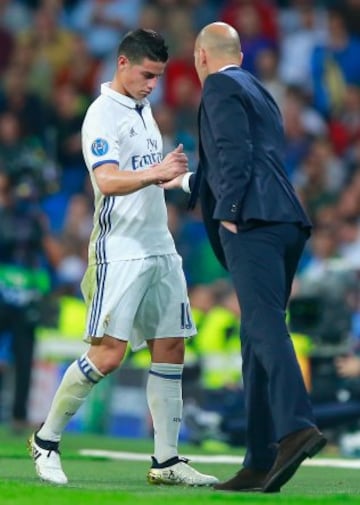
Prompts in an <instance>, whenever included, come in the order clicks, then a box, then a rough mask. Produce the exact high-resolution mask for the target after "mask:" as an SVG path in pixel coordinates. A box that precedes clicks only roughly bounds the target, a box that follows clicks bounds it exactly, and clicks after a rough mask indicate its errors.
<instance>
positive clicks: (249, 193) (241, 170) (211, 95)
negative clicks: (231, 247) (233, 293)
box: [190, 66, 311, 267]
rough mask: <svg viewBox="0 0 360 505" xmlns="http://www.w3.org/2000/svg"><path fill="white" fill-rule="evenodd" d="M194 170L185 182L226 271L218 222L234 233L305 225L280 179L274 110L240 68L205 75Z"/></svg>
mask: <svg viewBox="0 0 360 505" xmlns="http://www.w3.org/2000/svg"><path fill="white" fill-rule="evenodd" d="M198 121H199V125H198V126H199V167H198V170H197V172H196V174H194V175H193V176H191V178H190V189H191V191H192V195H191V204H190V206H193V205H194V204H195V202H196V198H197V195H198V194H199V196H200V201H201V207H202V212H203V218H204V222H205V226H206V229H207V232H208V235H209V239H210V242H211V244H212V246H213V249H214V252H215V254H216V255H217V257H218V259H219V260H220V262H221V263H222V264H223V265H224V266H225V267H226V262H225V259H224V254H223V251H222V247H221V244H220V239H219V234H218V228H219V223H220V221H222V220H224V221H232V222H234V223H237V225H238V227H239V230H240V231H241V229H247V228H251V227H253V226H259V225H261V224H264V223H269V222H270V223H271V222H274V223H276V222H282V223H299V225H300V226H302V227H306V228H309V229H310V227H311V223H310V221H309V219H308V217H307V215H306V213H305V211H304V210H303V208H302V206H301V204H300V202H299V200H298V198H297V196H296V194H295V191H294V189H293V187H292V185H291V183H290V181H289V179H288V177H287V175H286V172H285V170H284V164H283V151H284V148H285V137H284V130H283V124H282V118H281V114H280V111H279V109H278V107H277V105H276V103H275V101H274V99H273V98H272V96H271V95H270V94H269V93H268V92H267V91H266V89H265V88H264V87H263V86H262V84H261V83H260V82H259V81H258V80H257V79H256V78H255V77H253V76H252V75H251V74H250V73H249V72H246V71H245V70H242V69H241V68H240V67H236V66H234V67H230V68H227V69H225V70H223V71H220V72H216V73H214V74H210V75H209V76H208V77H207V78H206V80H205V83H204V87H203V93H202V100H201V103H200V108H199V117H198Z"/></svg>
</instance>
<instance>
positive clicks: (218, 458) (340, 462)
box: [79, 449, 360, 469]
mask: <svg viewBox="0 0 360 505" xmlns="http://www.w3.org/2000/svg"><path fill="white" fill-rule="evenodd" d="M79 453H80V454H81V455H82V456H93V457H99V458H108V459H116V460H124V461H148V462H150V456H149V454H145V453H142V452H122V451H103V450H100V449H81V450H80V451H79ZM186 457H187V458H189V459H190V461H193V462H194V463H225V464H241V463H242V462H243V457H242V456H230V455H226V454H223V455H209V456H205V455H199V454H186ZM303 465H305V466H319V467H324V466H325V467H332V468H353V469H359V468H360V460H359V459H340V458H317V459H307V460H305V461H304V462H303Z"/></svg>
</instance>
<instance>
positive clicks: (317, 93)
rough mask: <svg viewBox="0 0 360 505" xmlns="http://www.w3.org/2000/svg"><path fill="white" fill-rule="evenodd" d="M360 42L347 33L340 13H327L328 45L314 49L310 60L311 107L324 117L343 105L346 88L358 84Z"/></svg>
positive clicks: (359, 78)
mask: <svg viewBox="0 0 360 505" xmlns="http://www.w3.org/2000/svg"><path fill="white" fill-rule="evenodd" d="M359 51H360V39H359V38H358V37H355V36H352V35H350V34H349V32H348V31H347V29H346V24H345V21H344V18H343V14H342V11H341V10H338V11H336V10H332V11H330V12H329V39H328V43H327V44H323V45H319V46H317V47H315V49H314V51H313V53H312V58H311V69H312V81H313V94H314V95H313V96H314V105H315V107H316V108H317V109H318V110H319V111H320V112H321V113H322V114H324V116H326V117H329V116H330V115H331V114H333V113H337V112H338V111H339V110H341V108H342V107H343V104H344V98H345V89H346V84H355V85H359V84H360V60H359V58H358V57H357V55H358V54H359Z"/></svg>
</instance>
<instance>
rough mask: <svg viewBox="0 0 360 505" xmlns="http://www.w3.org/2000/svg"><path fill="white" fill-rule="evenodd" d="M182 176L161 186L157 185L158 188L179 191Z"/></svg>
mask: <svg viewBox="0 0 360 505" xmlns="http://www.w3.org/2000/svg"><path fill="white" fill-rule="evenodd" d="M184 175H185V174H181V175H178V176H177V177H175V178H174V179H171V181H166V182H162V183H161V184H159V186H160V188H163V189H179V188H181V183H182V180H183V178H184Z"/></svg>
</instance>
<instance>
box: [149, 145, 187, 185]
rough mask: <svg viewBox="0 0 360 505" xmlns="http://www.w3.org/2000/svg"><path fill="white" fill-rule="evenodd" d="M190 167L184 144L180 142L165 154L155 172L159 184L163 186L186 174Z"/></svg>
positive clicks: (154, 169)
mask: <svg viewBox="0 0 360 505" xmlns="http://www.w3.org/2000/svg"><path fill="white" fill-rule="evenodd" d="M188 169H189V167H188V159H187V156H186V154H185V153H184V152H183V145H182V144H179V145H178V146H177V148H176V149H174V150H173V151H171V152H170V153H169V154H167V155H166V156H165V158H164V159H163V160H162V162H161V163H159V164H158V165H157V166H155V167H154V168H153V173H154V174H155V175H156V179H157V184H159V185H160V186H161V187H163V186H162V185H163V184H164V183H166V182H168V181H172V180H173V179H175V178H177V177H178V176H180V175H183V174H185V173H186V172H187V171H188ZM174 187H177V186H174Z"/></svg>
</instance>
